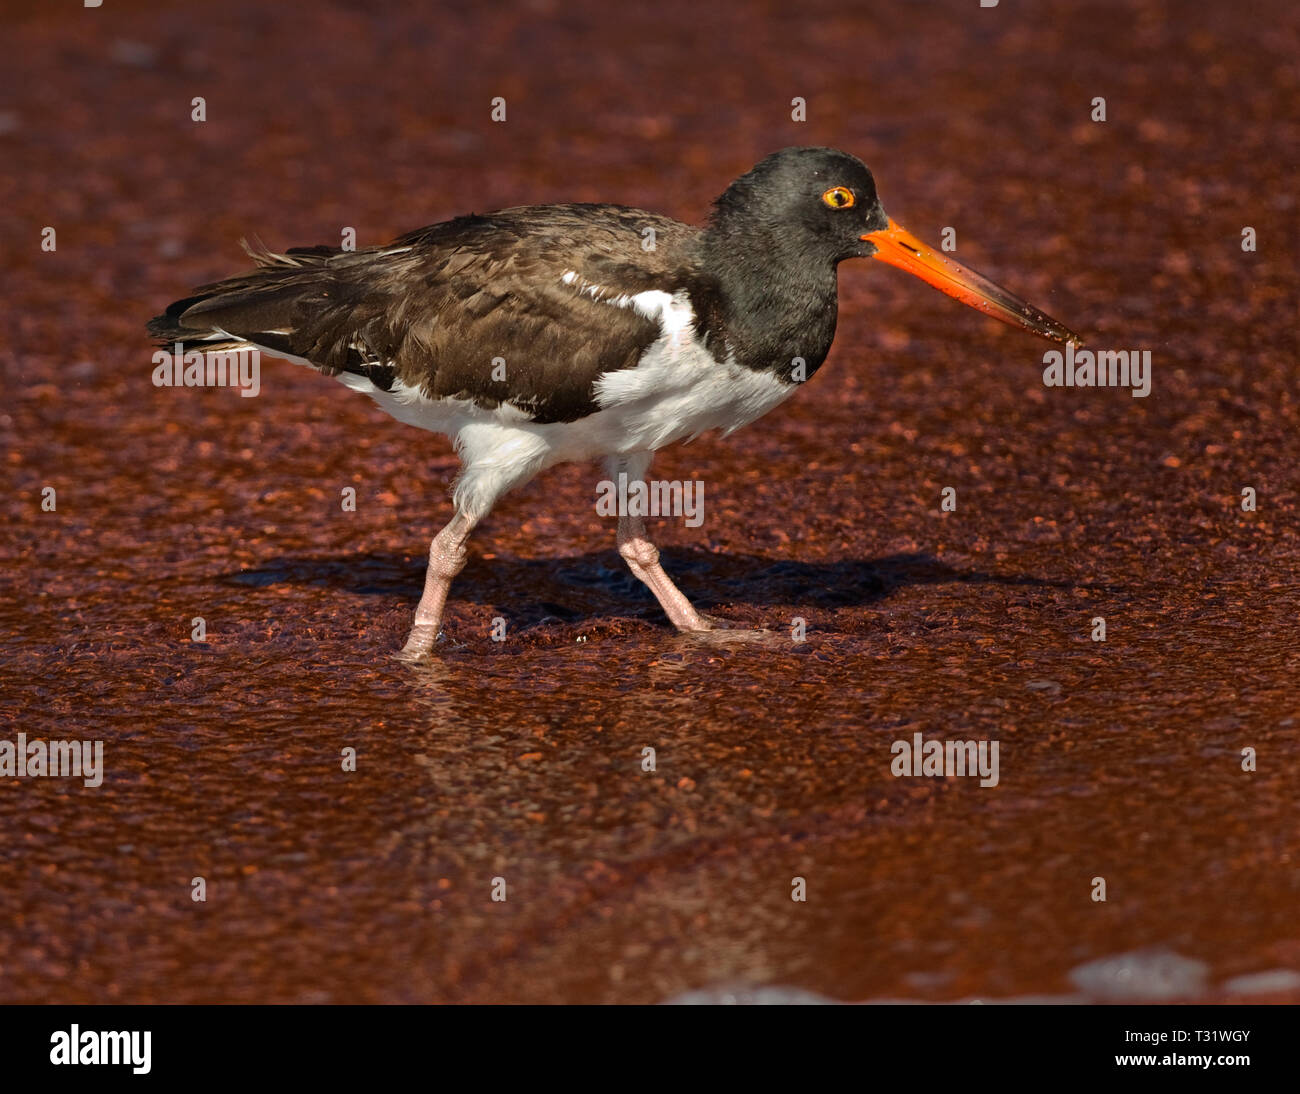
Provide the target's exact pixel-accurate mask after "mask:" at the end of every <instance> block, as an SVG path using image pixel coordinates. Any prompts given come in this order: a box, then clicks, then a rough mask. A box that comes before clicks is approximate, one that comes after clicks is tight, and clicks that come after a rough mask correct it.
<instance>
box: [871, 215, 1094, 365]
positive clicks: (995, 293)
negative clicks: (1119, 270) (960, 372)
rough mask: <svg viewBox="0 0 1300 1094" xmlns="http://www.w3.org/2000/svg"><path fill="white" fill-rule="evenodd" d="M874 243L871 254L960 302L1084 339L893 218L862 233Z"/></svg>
mask: <svg viewBox="0 0 1300 1094" xmlns="http://www.w3.org/2000/svg"><path fill="white" fill-rule="evenodd" d="M862 238H863V239H865V240H867V241H868V242H870V243H874V244H875V245H876V253H875V254H874V255H872V257H873V258H878V259H880V260H881V261H882V262H888V263H889V264H890V265H891V266H897V267H898V268H899V269H900V270H906V271H907V272H908V273H910V274H915V275H916V276H917V277H919V278H920V279H921V280H922V281H925V282H926V283H928V284H930V285H933V286H934V287H935V288H936V289H938V290H939V291H940V292H943V293H947V294H948V295H949V296H952V297H955V298H956V299H958V300H960V301H961V302H962V303H963V304H969V305H970V306H971V307H972V308H975V309H976V310H978V311H982V312H984V314H985V315H991V316H993V318H994V319H1001V320H1002V322H1004V323H1010V324H1011V325H1012V326H1013V327H1023V328H1024V329H1025V330H1028V331H1033V333H1034V334H1039V335H1042V336H1043V337H1044V338H1050V339H1052V341H1054V342H1073V343H1074V344H1075V345H1076V346H1081V345H1083V339H1082V338H1080V337H1079V336H1078V335H1077V334H1075V333H1074V331H1072V330H1070V329H1069V328H1068V327H1065V326H1063V325H1062V324H1060V323H1058V322H1057V321H1056V320H1055V319H1053V318H1052V317H1051V316H1050V315H1048V314H1046V313H1045V312H1041V311H1039V310H1038V309H1037V308H1034V307H1031V306H1030V305H1028V304H1026V303H1025V302H1024V301H1023V300H1021V299H1020V297H1018V296H1016V295H1015V294H1014V293H1010V292H1008V291H1007V290H1006V289H1004V288H1003V287H1002V286H1001V285H995V284H994V283H993V282H992V281H990V280H989V279H988V278H987V277H984V276H983V275H982V274H977V273H976V272H975V271H974V270H968V269H966V267H965V266H962V265H959V264H958V263H956V262H954V261H953V260H952V259H951V258H945V257H944V256H943V255H942V254H939V253H938V252H936V251H933V250H931V249H930V248H929V247H927V246H926V245H925V244H924V243H922V242H921V241H920V240H919V239H917V238H916V236H914V235H912V233H911V232H908V231H906V230H905V229H903V228H900V227H899V226H898V225H897V224H895V223H894V222H893V221H892V220H891V221H890V222H889V227H888V228H885V229H884V230H883V231H879V232H870V233H868V234H867V235H864V236H863V237H862Z"/></svg>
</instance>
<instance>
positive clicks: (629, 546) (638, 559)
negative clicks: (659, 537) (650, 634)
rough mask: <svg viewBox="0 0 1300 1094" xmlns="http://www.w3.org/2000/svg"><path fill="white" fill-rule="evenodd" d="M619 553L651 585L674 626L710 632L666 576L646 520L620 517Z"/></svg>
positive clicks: (682, 629) (681, 629)
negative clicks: (648, 534)
mask: <svg viewBox="0 0 1300 1094" xmlns="http://www.w3.org/2000/svg"><path fill="white" fill-rule="evenodd" d="M618 553H619V554H620V555H622V556H623V558H624V559H625V560H626V561H627V565H628V569H630V570H631V571H632V573H633V574H635V575H636V577H637V578H638V579H639V580H641V581H642V582H644V583H645V584H646V585H647V586H649V588H650V591H651V592H652V593H654V594H655V599H656V600H658V601H659V603H660V605H661V606H662V607H663V610H664V611H665V612H667V614H668V618H669V619H670V620H671V621H672V624H673V626H674V627H676V628H677V629H678V630H679V631H707V630H710V629H711V628H710V626H709V624H708V623H706V622H705V621H704V620H703V619H702V618H700V614H699V613H698V612H697V611H696V610H695V609H694V608H693V607H691V602H690V601H689V600H687V599H686V597H685V596H684V595H682V591H681V589H679V588H678V587H677V586H676V585H674V584H673V579H672V578H670V577H669V576H668V575H667V574H666V573H664V568H663V567H662V566H660V565H659V548H658V547H656V546H655V545H654V544H653V543H651V542H650V540H649V539H648V538H647V537H646V531H645V521H644V520H642V519H641V518H640V517H619V518H618Z"/></svg>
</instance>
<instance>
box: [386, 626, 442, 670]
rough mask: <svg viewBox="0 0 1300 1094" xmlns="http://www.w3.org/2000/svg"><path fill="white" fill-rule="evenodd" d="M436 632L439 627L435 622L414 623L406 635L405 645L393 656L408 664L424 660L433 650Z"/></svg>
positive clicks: (436, 638) (436, 636)
mask: <svg viewBox="0 0 1300 1094" xmlns="http://www.w3.org/2000/svg"><path fill="white" fill-rule="evenodd" d="M438 632H439V627H438V625H437V624H436V623H417V624H415V626H413V627H412V628H411V633H410V634H409V635H408V636H407V639H406V645H405V646H403V647H402V648H401V650H400V651H399V652H398V653H395V654H394V655H393V656H394V657H396V658H397V660H399V661H406V662H407V663H408V664H409V663H414V662H418V661H424V660H426V659H427V658H428V656H429V654H430V653H432V652H433V646H434V643H435V642H437V640H438Z"/></svg>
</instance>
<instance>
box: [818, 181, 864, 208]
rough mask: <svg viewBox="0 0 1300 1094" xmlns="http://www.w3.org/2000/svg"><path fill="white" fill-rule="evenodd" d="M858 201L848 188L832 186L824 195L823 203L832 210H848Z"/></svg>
mask: <svg viewBox="0 0 1300 1094" xmlns="http://www.w3.org/2000/svg"><path fill="white" fill-rule="evenodd" d="M856 200H857V198H855V197H854V196H853V191H852V190H850V189H849V188H848V187H847V186H832V187H831V188H830V189H829V190H827V191H826V193H824V194H822V201H823V202H824V203H825V204H826V205H828V206H830V208H832V209H848V208H851V207H852V205H853V203H854V202H855V201H856Z"/></svg>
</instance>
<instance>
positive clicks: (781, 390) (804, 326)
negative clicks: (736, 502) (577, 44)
mask: <svg viewBox="0 0 1300 1094" xmlns="http://www.w3.org/2000/svg"><path fill="white" fill-rule="evenodd" d="M244 247H245V250H246V251H247V252H248V254H249V256H250V258H251V259H252V260H253V263H254V268H253V269H252V270H251V271H250V272H246V273H242V274H239V275H237V276H234V277H230V278H227V279H225V280H222V281H217V282H214V283H211V284H208V285H204V286H202V287H200V288H198V289H195V290H194V291H193V292H192V293H191V295H189V296H188V297H186V298H184V299H181V300H177V301H176V302H175V303H173V304H171V305H170V306H169V307H168V308H167V309H166V311H165V312H164V313H163V314H161V315H158V316H155V317H154V318H153V319H152V320H150V321H149V323H148V331H149V333H150V334H151V335H153V337H154V338H155V339H156V340H157V342H158V343H159V344H160V345H163V346H172V347H174V348H175V350H176V352H177V353H182V352H189V351H192V350H196V349H197V350H199V351H200V352H203V353H217V352H220V353H229V352H232V351H247V350H257V351H259V352H265V353H267V354H270V355H272V356H275V357H280V358H284V359H286V360H289V361H291V362H296V363H299V364H303V365H307V366H310V367H312V368H314V369H315V370H316V371H318V372H320V373H322V374H323V375H325V376H329V377H333V378H334V379H335V380H337V381H339V382H340V383H342V384H344V385H345V386H346V387H349V388H351V389H352V390H354V391H358V392H361V393H363V394H365V395H367V396H369V397H370V398H371V399H372V400H374V402H376V403H377V404H378V405H379V406H380V407H381V408H383V409H384V410H385V411H387V412H388V414H390V415H391V416H392V417H393V418H395V419H397V420H398V421H400V422H403V423H406V424H408V425H411V426H415V427H417V428H420V429H424V430H429V431H432V432H434V433H440V434H443V435H444V436H446V437H448V438H450V439H451V441H452V443H453V445H454V448H455V451H456V453H457V455H458V456H459V458H460V463H461V469H460V473H459V475H458V476H457V477H456V479H455V482H454V485H453V488H452V492H451V493H452V502H453V508H454V512H453V515H452V517H451V519H450V521H448V523H447V524H446V525H445V526H444V527H443V528H442V529H441V530H440V531H439V532H438V533H437V535H435V536H434V538H433V541H432V543H431V544H430V547H429V558H428V566H427V570H426V573H425V584H424V589H423V593H422V595H421V597H420V601H419V604H418V606H417V608H416V612H415V618H414V621H413V623H412V625H411V628H410V632H409V635H408V637H407V640H406V643H405V645H404V646H403V647H402V649H401V650H400V651H399V652H398V653H397V655H396V656H398V657H399V658H401V659H403V660H406V661H420V660H424V659H426V658H428V657H429V656H431V654H432V653H433V651H434V649H435V645H436V643H437V641H438V639H439V637H440V635H441V632H442V626H443V620H444V614H445V611H446V605H447V598H448V592H449V589H450V586H451V583H452V580H453V578H455V576H456V575H457V574H458V573H459V572H460V571H461V569H462V568H463V567H464V565H465V562H466V557H467V541H468V539H469V537H470V534H471V532H472V531H473V530H474V528H475V526H476V525H478V524H479V523H480V522H481V521H482V520H483V519H484V517H485V516H486V515H487V514H488V513H489V512H490V511H491V509H492V507H493V505H494V504H495V503H496V502H497V500H498V499H499V498H500V497H501V496H502V495H503V494H505V493H506V492H507V491H509V490H512V489H514V488H516V487H519V486H521V485H522V484H524V483H526V482H528V481H529V480H531V479H532V478H533V477H534V476H535V475H537V474H538V473H539V472H541V471H543V470H544V469H546V468H548V467H551V466H553V465H555V464H559V463H563V462H569V461H587V462H597V463H600V462H603V464H604V466H605V468H606V470H607V472H608V473H609V475H610V476H611V479H614V480H618V481H626V482H628V483H632V484H638V483H640V484H643V483H645V482H646V477H647V474H648V472H649V470H650V466H651V460H652V459H653V456H654V453H655V452H656V451H658V450H659V449H660V448H663V447H665V446H666V445H671V444H674V443H676V442H679V441H685V440H689V439H692V438H694V437H696V436H698V435H699V434H701V433H705V432H708V431H712V430H720V431H722V433H723V435H725V434H728V433H732V432H734V431H735V430H737V429H739V428H741V427H742V426H745V425H748V424H749V423H751V422H753V421H755V420H756V419H758V418H761V417H762V416H763V415H764V414H767V413H768V412H769V411H771V410H772V409H773V408H775V407H776V406H778V405H779V404H781V403H783V402H784V401H785V400H786V399H788V398H789V397H790V396H791V395H793V394H794V392H795V391H796V390H797V389H798V388H799V387H800V386H801V385H802V384H803V383H805V382H806V381H807V380H809V379H811V377H812V376H813V375H814V374H815V373H816V372H817V371H818V369H819V368H820V367H821V366H822V364H823V363H824V362H825V360H826V357H827V354H828V352H829V351H830V348H831V343H832V341H833V339H834V337H835V326H836V318H837V311H838V267H839V264H840V263H841V262H843V261H845V260H848V259H857V258H875V259H879V260H882V261H884V262H885V263H888V264H890V265H893V266H896V267H899V268H901V269H903V270H905V271H907V272H909V273H912V274H914V275H916V276H918V277H920V278H922V279H923V280H924V281H926V282H928V283H929V284H930V285H933V286H934V287H936V288H938V289H939V290H941V291H942V292H944V293H947V294H948V295H950V296H952V297H955V298H956V299H958V300H960V301H962V302H964V303H966V304H968V305H971V306H972V307H975V308H977V309H979V310H980V311H983V312H984V313H985V314H988V315H990V316H993V317H995V318H997V319H1000V320H1003V321H1004V322H1007V323H1010V324H1012V325H1015V326H1018V327H1020V328H1022V329H1024V330H1026V331H1029V332H1031V333H1033V334H1036V335H1039V336H1041V337H1044V338H1047V339H1050V340H1052V341H1056V342H1061V343H1069V342H1073V343H1075V344H1081V339H1080V338H1079V337H1078V336H1077V335H1076V334H1074V333H1073V332H1072V331H1070V330H1069V329H1067V328H1066V327H1064V326H1063V325H1062V324H1060V323H1059V322H1057V321H1056V320H1055V319H1052V318H1051V317H1050V316H1048V315H1046V314H1044V313H1043V312H1041V311H1039V310H1038V309H1036V308H1033V307H1031V306H1030V305H1029V304H1027V303H1025V301H1023V300H1021V299H1020V298H1019V297H1017V296H1015V295H1013V294H1012V293H1011V292H1009V291H1008V290H1006V289H1003V288H1002V287H1000V286H998V285H996V284H994V283H993V282H992V281H990V280H988V279H987V278H985V277H983V276H982V275H980V274H977V273H975V272H974V271H972V270H969V269H967V268H965V267H963V266H961V265H959V264H958V263H957V262H955V261H954V260H953V259H951V258H950V257H948V256H947V255H944V254H942V253H940V252H937V251H935V250H933V249H932V248H930V247H928V246H926V245H925V244H923V243H922V242H921V241H920V240H918V239H917V238H916V237H914V236H912V235H911V234H910V233H909V232H907V231H906V230H904V229H903V228H902V227H901V226H899V225H898V224H897V223H896V222H895V221H894V220H893V219H891V218H890V217H889V216H888V215H887V214H886V213H885V210H884V208H883V206H882V204H881V201H880V198H879V195H878V193H877V189H876V182H875V178H874V176H873V175H872V173H871V171H870V170H869V169H868V168H867V166H866V165H865V164H864V163H863V162H862V161H861V160H859V159H858V158H857V157H855V156H853V155H851V154H849V153H847V152H842V151H839V150H836V149H833V148H815V147H794V148H786V149H782V150H781V151H778V152H775V153H773V154H771V155H769V156H768V157H766V158H765V159H763V160H762V161H761V162H759V163H758V164H757V165H755V166H754V167H753V168H752V169H751V170H750V171H748V172H746V173H745V174H743V175H741V176H740V177H739V178H737V179H736V180H735V181H734V182H732V183H731V185H729V186H728V187H727V188H726V190H725V191H724V192H723V193H722V194H721V196H720V197H718V198H717V199H716V201H714V203H713V206H712V209H711V211H710V213H709V214H708V216H707V217H706V218H705V219H704V223H703V224H702V225H699V226H696V225H688V224H685V223H682V222H679V221H677V220H674V219H672V218H669V217H666V216H662V215H659V214H656V213H652V212H647V211H645V210H641V209H635V208H628V207H625V206H620V205H613V204H595V203H573V204H549V205H531V206H518V207H514V208H508V209H503V210H500V211H498V212H492V213H484V214H477V213H474V214H470V215H465V216H459V217H456V218H454V219H452V220H446V221H442V222H440V223H437V224H433V225H431V226H429V227H425V228H420V229H418V230H416V231H413V232H409V233H408V234H406V235H403V236H400V237H399V238H397V239H395V240H394V241H393V242H392V243H389V244H386V245H382V246H376V247H370V248H361V249H355V248H354V249H343V248H340V247H331V246H314V247H295V248H290V249H288V250H286V251H285V252H284V253H282V254H281V253H275V252H272V251H270V250H268V249H267V248H266V247H265V246H264V245H261V244H257V245H251V244H249V243H247V242H245V244H244ZM619 476H626V479H625V480H619ZM625 508H635V507H625ZM616 543H617V547H618V551H619V554H620V555H621V556H622V557H623V559H624V560H625V561H626V563H627V565H628V567H629V569H630V570H631V572H632V573H633V574H634V575H635V576H636V577H637V578H638V579H639V580H640V581H641V582H642V583H644V584H645V585H646V586H647V587H648V588H649V589H650V591H651V592H652V593H653V594H654V596H655V598H656V600H657V601H658V602H659V604H660V606H661V607H662V609H663V611H664V613H665V614H666V615H667V617H668V620H669V621H670V622H671V623H672V624H673V625H674V626H675V627H676V628H677V629H678V630H680V631H685V632H696V631H706V630H709V629H711V628H713V627H715V626H721V625H723V624H722V621H720V620H714V619H711V618H709V617H706V616H704V615H702V614H701V613H700V612H698V611H696V609H695V607H694V606H693V605H692V604H691V602H690V601H689V600H688V599H687V598H686V596H684V595H683V594H682V592H681V590H680V589H678V587H677V586H676V584H674V582H673V581H672V579H671V578H670V577H669V576H668V574H667V573H666V572H665V570H664V568H663V565H662V563H661V561H660V555H659V550H658V548H657V547H656V546H655V544H654V543H653V542H652V540H651V539H650V537H649V535H648V533H647V530H646V526H645V521H644V517H643V516H640V515H637V513H635V512H627V513H622V514H620V515H619V521H618V530H617V534H616Z"/></svg>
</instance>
